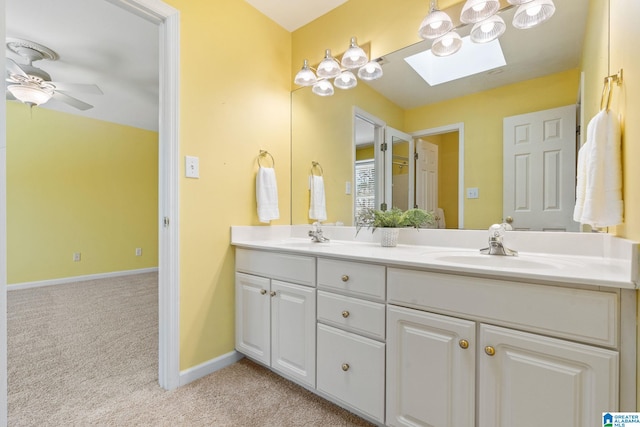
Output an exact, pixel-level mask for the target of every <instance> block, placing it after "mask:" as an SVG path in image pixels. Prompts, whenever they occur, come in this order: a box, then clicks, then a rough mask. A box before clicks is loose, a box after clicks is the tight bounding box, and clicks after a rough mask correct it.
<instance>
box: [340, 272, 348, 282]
mask: <svg viewBox="0 0 640 427" xmlns="http://www.w3.org/2000/svg"><path fill="white" fill-rule="evenodd" d="M341 279H342V281H343V282H348V281H349V276H347V275H346V274H343V275H342V277H341Z"/></svg>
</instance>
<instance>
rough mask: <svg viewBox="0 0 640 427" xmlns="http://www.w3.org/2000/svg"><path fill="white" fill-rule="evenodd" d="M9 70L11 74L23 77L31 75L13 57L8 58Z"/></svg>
mask: <svg viewBox="0 0 640 427" xmlns="http://www.w3.org/2000/svg"><path fill="white" fill-rule="evenodd" d="M7 71H8V72H9V73H11V74H17V75H19V76H22V77H27V78H28V77H29V76H27V73H25V72H24V71H23V70H22V68H20V66H19V65H18V64H17V63H16V61H14V60H13V59H11V58H7Z"/></svg>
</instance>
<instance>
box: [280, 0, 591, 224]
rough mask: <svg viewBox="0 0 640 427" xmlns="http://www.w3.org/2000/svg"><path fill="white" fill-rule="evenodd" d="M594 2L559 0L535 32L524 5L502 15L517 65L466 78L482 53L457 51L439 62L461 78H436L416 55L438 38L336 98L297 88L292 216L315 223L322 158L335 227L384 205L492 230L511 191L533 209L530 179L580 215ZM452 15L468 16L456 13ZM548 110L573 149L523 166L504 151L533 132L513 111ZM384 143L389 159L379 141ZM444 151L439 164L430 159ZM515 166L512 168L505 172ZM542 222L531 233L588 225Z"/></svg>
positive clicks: (551, 126) (511, 61)
mask: <svg viewBox="0 0 640 427" xmlns="http://www.w3.org/2000/svg"><path fill="white" fill-rule="evenodd" d="M588 6H589V1H588V0H573V1H568V2H567V1H564V2H558V3H557V5H556V7H557V9H556V13H555V15H554V16H553V18H552V19H551V20H550V21H548V22H546V23H544V24H543V25H541V26H540V27H538V28H534V29H529V30H517V29H515V28H513V27H511V25H510V22H511V17H512V14H513V11H514V10H513V9H511V10H505V11H503V12H502V16H503V18H504V20H505V22H507V24H508V25H507V26H508V28H507V30H506V32H505V34H503V36H502V37H501V38H500V39H499V42H498V43H499V47H500V48H501V50H502V53H503V55H504V59H505V62H506V64H505V65H497V66H488V68H487V69H485V70H484V71H481V72H477V73H475V74H472V75H470V76H468V77H460V76H455V74H456V73H458V72H460V70H461V68H462V67H466V66H468V65H478V64H469V63H468V62H478V60H477V59H475V60H467V59H465V57H464V56H456V55H459V54H460V52H459V53H458V54H456V55H454V56H452V57H448V58H437V59H438V61H440V60H445V61H441V62H438V61H436V62H434V65H433V67H442V68H443V69H446V70H451V71H449V74H451V75H452V77H455V78H454V80H452V81H450V82H445V83H440V84H431V85H430V84H428V83H427V82H425V80H424V79H423V78H422V77H421V76H420V75H419V74H418V72H416V71H415V70H414V69H412V68H411V67H410V66H409V64H408V60H406V59H405V58H409V57H412V56H414V55H420V53H421V52H424V51H426V50H428V49H429V48H430V42H429V41H424V42H419V43H416V44H414V45H411V46H408V47H406V48H404V49H401V50H398V51H396V52H391V53H389V54H387V55H383V56H382V57H381V63H382V67H383V70H384V76H383V77H382V78H381V79H380V80H377V81H374V82H368V83H365V82H363V81H360V82H359V84H358V86H357V87H356V88H355V89H351V90H347V91H341V90H338V89H336V93H335V95H333V96H331V97H319V96H317V95H314V94H312V93H311V89H310V88H300V89H297V90H294V91H293V92H292V95H291V102H292V148H291V149H292V173H291V176H292V185H291V187H292V203H291V206H292V215H291V217H292V223H293V224H302V223H309V222H311V220H309V218H308V209H309V191H308V175H309V171H310V166H311V162H318V163H320V164H321V165H322V167H323V171H324V180H325V189H326V204H327V213H328V219H327V222H329V223H333V222H342V223H344V224H346V225H351V224H353V219H354V216H355V215H356V212H357V210H358V209H359V207H367V206H368V207H371V206H376V207H380V206H381V205H382V204H383V203H384V204H386V205H387V207H390V206H392V205H393V206H398V207H401V208H403V209H406V208H408V207H412V206H418V207H421V208H426V209H429V210H435V209H440V210H441V212H442V213H443V215H444V217H443V221H442V224H441V226H443V227H446V228H468V229H486V228H488V227H489V226H490V225H491V224H493V223H496V222H501V221H503V220H504V218H505V216H506V215H505V211H506V209H505V206H503V204H504V201H505V197H503V193H504V192H510V193H511V195H512V196H513V198H514V200H512V201H510V202H509V203H516V204H517V205H518V206H525V207H526V206H527V203H529V204H530V203H531V196H532V195H531V194H526V191H527V189H528V188H531V187H529V186H528V185H523V183H526V184H529V182H530V181H535V182H537V183H538V186H539V187H540V186H541V187H542V190H543V191H545V194H544V196H542V198H543V199H544V200H542V203H543V204H544V207H545V208H547V209H550V210H554V209H556V210H562V209H564V210H565V211H566V210H570V211H571V213H572V211H573V204H572V202H571V201H569V202H567V201H566V200H563V199H562V198H561V196H562V195H560V194H558V193H559V192H565V193H566V192H567V191H568V192H569V199H572V198H573V197H574V193H573V191H575V181H574V179H575V169H573V170H571V168H575V152H576V148H577V146H578V140H579V137H577V136H576V127H577V125H579V124H580V123H581V119H580V117H581V113H580V99H581V81H582V79H583V76H584V73H583V69H582V68H583V66H582V64H583V61H584V58H583V55H584V52H583V43H584V40H585V33H586V31H587V18H588V10H589V7H588ZM451 16H459V13H458V14H457V15H456V12H455V11H453V12H452V13H451ZM469 30H470V28H468V27H461V28H460V29H459V32H460V35H461V36H462V37H463V38H464V37H465V36H466V35H467V34H468V32H469ZM465 43H468V44H470V42H468V41H465ZM463 49H464V48H463ZM428 54H429V55H430V53H428ZM481 56H483V55H481ZM480 65H481V64H480ZM445 74H447V73H445ZM445 77H447V76H446V75H445ZM560 107H566V108H569V109H570V110H571V109H573V110H572V111H573V113H571V114H569V116H570V117H569V119H568V120H566V121H564V120H565V119H564V117H566V114H565V116H562V117H563V118H562V119H557V118H555V117H551V118H549V117H547V116H545V115H544V114H546V113H545V112H549V111H555V110H556V109H558V108H560ZM537 112H541V113H540V114H542V118H539V120H541V121H542V125H541V126H542V129H543V132H546V134H548V135H551V137H560V136H562V137H563V138H565V139H567V140H568V141H569V142H568V145H565V146H564V148H562V150H565V151H554V153H553V154H548V153H546V152H544V150H543V152H542V154H539V159H541V160H539V162H540V163H541V165H542V166H541V168H538V167H537V166H535V165H532V164H531V163H529V162H528V161H526V162H522V161H520V162H519V160H518V159H519V157H518V153H515V154H513V153H511V154H508V156H512V157H514V158H515V159H516V160H514V159H513V158H508V157H504V155H503V152H504V148H503V144H504V140H505V137H504V136H505V133H509V132H513V133H515V134H516V135H517V137H518V138H520V137H525V138H528V137H531V136H532V135H529V134H527V131H526V130H523V129H524V127H522V126H520V125H519V122H518V121H517V120H516V119H514V118H519V117H528V116H526V115H529V114H530V113H537ZM565 112H566V111H565ZM509 120H511V121H509ZM514 120H515V121H514ZM558 120H560V121H558ZM508 126H511V128H507V127H508ZM519 126H520V127H519ZM363 129H364V130H363ZM507 129H510V130H507ZM365 133H366V137H365V136H364V134H365ZM384 142H387V147H388V148H387V150H388V151H387V155H386V157H385V156H383V154H381V147H380V146H381V145H382V144H383V143H384ZM389 147H393V149H391V150H390V148H389ZM389 151H390V152H389ZM434 152H435V159H436V160H435V161H432V160H429V159H433V158H434V157H433V155H434ZM415 153H417V156H416V154H415ZM520 158H523V156H520ZM536 161H538V160H536ZM562 162H564V163H562ZM564 168H569V172H570V173H567V172H566V171H565V169H564ZM504 169H513V170H511V173H508V174H507V177H506V178H504V177H503V172H504ZM536 171H537V172H536ZM534 172H535V174H534ZM429 176H435V177H436V180H435V181H433V180H429V179H428V177H429ZM434 182H435V183H434ZM569 216H570V215H569ZM514 226H515V228H517V229H527V227H518V224H517V223H514ZM536 227H537V228H531V229H542V230H545V229H550V230H566V231H574V230H578V224H569V225H568V226H567V227H564V228H563V227H558V226H557V224H555V223H554V224H549V225H546V224H538V225H537V226H536Z"/></svg>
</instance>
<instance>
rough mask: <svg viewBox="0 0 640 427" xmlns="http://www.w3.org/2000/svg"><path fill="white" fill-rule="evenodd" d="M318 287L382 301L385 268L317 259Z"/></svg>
mask: <svg viewBox="0 0 640 427" xmlns="http://www.w3.org/2000/svg"><path fill="white" fill-rule="evenodd" d="M318 287H324V288H329V289H335V290H337V291H340V292H342V293H345V294H348V295H353V296H358V297H366V298H375V299H378V300H384V298H385V267H384V266H382V265H374V264H362V263H358V262H349V261H337V260H331V259H323V258H319V259H318Z"/></svg>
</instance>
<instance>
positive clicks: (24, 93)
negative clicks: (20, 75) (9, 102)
mask: <svg viewBox="0 0 640 427" xmlns="http://www.w3.org/2000/svg"><path fill="white" fill-rule="evenodd" d="M7 90H8V91H9V92H11V94H12V95H13V96H15V97H16V99H17V100H18V101H21V102H23V103H25V104H28V105H40V104H44V103H45V102H47V101H49V100H50V99H51V97H52V96H53V93H51V92H47V91H44V90H42V89H40V88H38V87H35V86H26V85H9V86H7Z"/></svg>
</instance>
